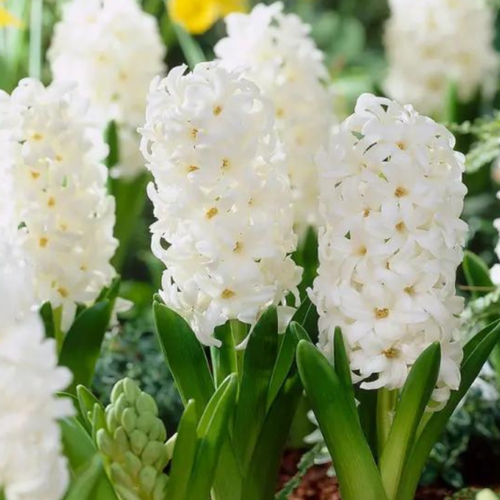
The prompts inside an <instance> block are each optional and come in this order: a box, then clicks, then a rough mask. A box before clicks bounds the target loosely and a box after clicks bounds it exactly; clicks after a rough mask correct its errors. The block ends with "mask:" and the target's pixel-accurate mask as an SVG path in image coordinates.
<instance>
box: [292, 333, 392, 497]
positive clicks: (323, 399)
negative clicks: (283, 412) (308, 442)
mask: <svg viewBox="0 0 500 500" xmlns="http://www.w3.org/2000/svg"><path fill="white" fill-rule="evenodd" d="M297 362H298V366H299V373H300V377H301V379H302V383H303V385H304V388H305V390H306V394H307V396H308V398H309V401H310V403H311V406H312V409H313V411H314V413H315V415H316V418H317V419H318V423H319V426H320V428H321V432H322V433H323V436H324V438H325V442H326V445H327V446H328V450H329V451H330V454H331V456H332V459H333V462H334V463H335V469H336V472H337V477H338V479H339V484H340V489H341V493H342V498H343V500H387V495H386V494H385V491H384V487H383V486H382V481H381V478H380V474H379V472H378V469H377V466H376V464H375V461H374V459H373V456H372V454H371V451H370V448H369V446H368V443H367V442H366V439H365V437H364V435H363V431H362V429H361V426H360V424H359V420H358V417H357V414H356V413H355V412H354V411H353V409H352V403H351V402H350V401H348V397H349V394H348V393H347V392H346V390H345V388H344V386H343V384H342V382H341V381H340V379H339V377H338V376H337V374H336V373H335V371H334V369H333V367H332V366H331V365H330V364H329V363H328V361H327V359H326V358H325V356H324V355H323V354H322V353H321V352H319V351H318V350H317V349H316V348H315V347H314V346H313V345H312V344H310V343H309V342H305V341H302V342H300V343H299V346H298V348H297ZM360 478H362V480H360Z"/></svg>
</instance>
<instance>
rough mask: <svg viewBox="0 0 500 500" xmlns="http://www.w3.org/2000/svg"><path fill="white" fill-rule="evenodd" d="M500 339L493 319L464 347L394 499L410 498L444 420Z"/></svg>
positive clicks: (440, 431)
mask: <svg viewBox="0 0 500 500" xmlns="http://www.w3.org/2000/svg"><path fill="white" fill-rule="evenodd" d="M499 339H500V322H499V321H495V322H494V323H492V324H491V325H489V326H487V327H486V328H485V329H483V330H482V331H481V332H480V333H478V334H477V335H476V336H475V337H474V338H472V340H470V341H469V342H468V343H467V345H466V346H465V348H464V359H463V361H462V365H461V370H460V371H461V381H460V387H459V389H458V390H457V391H454V392H452V393H451V396H450V399H449V400H448V403H447V404H446V406H445V407H444V408H443V409H442V410H441V411H439V412H436V413H434V415H433V416H432V417H431V418H430V419H429V421H428V422H427V424H426V425H425V427H424V428H423V429H422V431H421V432H420V435H419V436H418V438H417V439H416V441H415V445H414V447H413V449H412V451H411V454H410V456H409V458H408V461H407V464H406V467H405V469H404V471H403V474H402V476H401V481H400V485H399V490H398V494H397V499H398V500H413V498H414V495H415V491H416V489H417V486H418V481H419V479H420V475H421V473H422V470H423V468H424V466H425V463H426V461H427V458H428V457H429V454H430V452H431V450H432V447H433V446H434V444H435V443H436V441H437V440H438V439H439V436H440V435H441V434H442V433H443V431H444V429H445V427H446V424H447V423H448V420H449V419H450V417H451V415H452V414H453V412H454V411H455V409H456V408H457V406H458V404H459V403H460V401H461V400H462V398H463V397H464V396H465V394H466V393H467V391H468V390H469V388H470V386H471V385H472V383H473V382H474V380H475V379H476V378H477V376H478V375H479V372H480V371H481V368H482V367H483V365H484V363H486V360H487V359H488V357H489V355H490V354H491V351H492V350H493V348H494V347H495V345H496V344H497V343H498V341H499Z"/></svg>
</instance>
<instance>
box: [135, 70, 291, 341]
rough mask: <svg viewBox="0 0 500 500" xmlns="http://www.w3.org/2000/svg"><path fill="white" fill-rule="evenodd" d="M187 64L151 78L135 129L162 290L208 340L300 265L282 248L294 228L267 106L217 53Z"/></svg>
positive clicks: (274, 293) (274, 291) (275, 299)
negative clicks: (141, 123)
mask: <svg viewBox="0 0 500 500" xmlns="http://www.w3.org/2000/svg"><path fill="white" fill-rule="evenodd" d="M184 72H185V67H178V68H175V69H173V70H172V71H171V72H170V74H169V75H168V77H167V78H166V79H164V80H160V79H157V80H155V81H154V82H153V83H152V85H151V90H150V94H149V105H148V109H147V121H146V125H145V127H144V129H143V130H142V134H143V143H142V150H143V153H144V155H145V158H146V160H147V162H148V167H149V169H150V170H151V172H152V173H153V175H154V178H155V184H154V185H153V184H152V185H150V186H149V195H150V197H151V199H152V201H153V203H154V206H155V215H156V218H157V219H158V221H157V222H156V223H155V224H154V225H153V226H152V233H153V243H152V248H153V252H154V253H155V255H156V256H157V257H158V258H160V259H161V260H162V261H163V262H164V264H165V265H166V267H167V269H166V271H165V274H164V277H163V290H162V292H161V295H162V298H163V300H164V301H165V303H166V304H167V305H168V306H169V307H171V308H173V309H174V310H176V311H178V312H179V313H180V314H181V315H183V316H184V317H185V318H186V319H187V320H188V321H189V322H190V324H191V325H192V326H193V329H194V330H195V332H196V333H197V335H198V337H199V338H200V340H201V341H202V342H204V343H207V344H214V343H217V341H216V340H215V339H214V338H213V337H212V334H213V332H214V328H215V327H217V326H218V325H221V324H224V323H225V322H226V321H227V320H228V319H239V320H241V321H243V322H245V323H249V324H252V323H254V322H255V320H256V318H257V317H258V316H259V314H260V313H261V311H262V310H263V308H265V307H266V306H269V305H271V304H276V303H279V302H281V301H282V300H283V299H284V297H285V295H286V293H287V292H288V291H294V292H296V286H297V284H298V283H299V281H300V277H301V271H300V270H299V269H298V268H297V267H296V266H295V264H294V263H293V261H292V259H291V257H290V256H289V254H290V253H291V252H293V251H294V249H295V247H296V243H297V241H296V240H297V238H296V236H295V234H294V233H293V229H292V228H293V213H292V208H291V192H290V186H289V181H288V177H287V173H286V168H285V165H284V163H283V156H282V154H280V151H279V148H278V146H277V141H276V138H275V135H274V121H273V112H272V106H271V105H270V103H269V102H268V101H267V100H266V99H265V98H263V97H262V96H261V94H260V92H259V90H258V89H257V87H256V86H255V85H254V84H253V83H251V82H250V81H248V80H245V79H244V78H242V77H241V76H240V75H239V74H238V73H235V72H228V71H227V70H225V69H223V68H222V67H221V66H220V65H219V64H218V63H206V64H200V65H198V66H197V67H196V68H195V70H194V71H193V72H192V73H189V74H187V75H184ZM167 244H168V245H169V246H168V248H167Z"/></svg>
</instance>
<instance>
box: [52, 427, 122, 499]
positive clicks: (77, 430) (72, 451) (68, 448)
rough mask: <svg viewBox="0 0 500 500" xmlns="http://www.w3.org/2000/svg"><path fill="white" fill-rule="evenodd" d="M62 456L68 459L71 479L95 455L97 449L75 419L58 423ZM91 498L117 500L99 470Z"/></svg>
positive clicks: (104, 474) (106, 477)
mask: <svg viewBox="0 0 500 500" xmlns="http://www.w3.org/2000/svg"><path fill="white" fill-rule="evenodd" d="M60 425H61V431H62V442H63V447H64V455H65V456H66V457H67V459H68V463H69V468H70V471H71V475H72V477H77V476H78V475H79V474H80V472H81V471H83V470H85V469H86V468H87V467H88V464H89V463H90V461H91V460H92V459H93V457H94V456H95V454H96V453H97V448H96V447H95V444H94V442H93V441H92V439H91V438H90V436H89V435H88V434H87V432H86V431H85V428H84V427H83V425H82V424H81V423H80V422H79V421H78V420H77V419H76V418H66V419H63V420H62V421H61V423H60ZM92 498H98V499H99V500H118V498H117V496H116V493H115V491H114V489H113V487H112V486H111V483H110V482H109V479H108V476H107V475H106V473H105V472H104V470H102V469H101V471H100V472H99V477H98V479H97V481H96V483H95V486H94V489H93V496H92Z"/></svg>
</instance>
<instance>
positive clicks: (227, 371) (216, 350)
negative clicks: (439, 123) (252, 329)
mask: <svg viewBox="0 0 500 500" xmlns="http://www.w3.org/2000/svg"><path fill="white" fill-rule="evenodd" d="M214 337H215V338H216V339H217V340H220V341H221V342H222V344H221V346H220V347H217V346H212V347H211V348H210V353H211V358H212V367H213V372H214V379H215V387H219V386H220V385H221V384H222V382H223V381H224V380H225V379H226V378H227V377H228V376H229V375H231V373H236V372H237V371H238V357H237V354H236V345H235V342H234V337H233V334H232V332H231V324H230V322H229V321H227V322H226V323H225V324H224V325H222V326H219V327H217V328H216V329H215V333H214Z"/></svg>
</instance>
